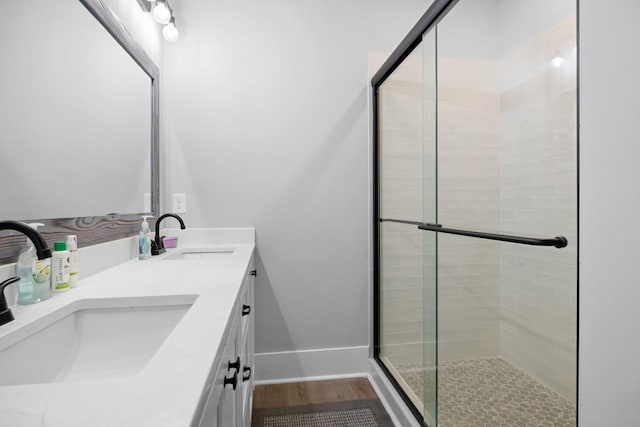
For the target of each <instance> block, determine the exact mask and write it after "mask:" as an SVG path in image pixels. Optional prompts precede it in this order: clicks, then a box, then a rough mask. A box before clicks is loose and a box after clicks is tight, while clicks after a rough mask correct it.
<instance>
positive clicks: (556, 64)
mask: <svg viewBox="0 0 640 427" xmlns="http://www.w3.org/2000/svg"><path fill="white" fill-rule="evenodd" d="M562 64H564V58H563V57H562V56H560V55H558V56H554V57H553V59H552V60H551V66H552V67H553V68H560V67H562Z"/></svg>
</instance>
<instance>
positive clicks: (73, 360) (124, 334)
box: [0, 295, 196, 386]
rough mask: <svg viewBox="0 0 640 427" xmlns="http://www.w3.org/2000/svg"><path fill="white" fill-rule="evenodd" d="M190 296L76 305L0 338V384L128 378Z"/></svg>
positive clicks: (178, 316)
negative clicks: (0, 367)
mask: <svg viewBox="0 0 640 427" xmlns="http://www.w3.org/2000/svg"><path fill="white" fill-rule="evenodd" d="M195 298H196V297H195V296H193V295H179V296H167V297H153V298H113V299H109V300H108V303H107V305H108V306H107V307H102V306H103V305H105V302H104V301H102V302H99V301H100V300H80V301H76V302H75V303H72V304H70V305H69V306H65V307H63V308H61V309H59V310H57V311H54V312H53V313H51V314H50V315H47V316H44V317H43V318H40V319H38V320H36V321H34V322H31V323H29V324H26V325H24V326H22V327H21V328H19V329H16V330H15V331H12V332H11V333H10V334H7V335H6V336H4V337H1V338H0V366H2V367H3V368H2V369H1V370H0V386H8V385H18V384H41V383H56V382H76V381H92V380H99V379H106V378H117V377H125V376H129V375H134V374H136V373H138V372H139V371H140V370H142V368H144V367H145V365H146V364H147V362H148V361H149V360H150V359H151V358H152V357H153V355H154V354H155V353H156V352H157V350H158V349H159V348H160V346H161V345H162V343H163V342H164V341H165V340H166V338H167V337H168V336H169V335H170V334H171V331H173V329H174V328H175V326H176V325H177V324H178V322H179V321H180V319H181V318H182V317H183V316H184V314H185V313H186V312H187V311H188V310H189V308H190V307H191V305H192V304H193V303H194V301H195ZM16 340H17V342H16Z"/></svg>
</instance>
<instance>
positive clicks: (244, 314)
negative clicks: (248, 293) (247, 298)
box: [242, 304, 251, 316]
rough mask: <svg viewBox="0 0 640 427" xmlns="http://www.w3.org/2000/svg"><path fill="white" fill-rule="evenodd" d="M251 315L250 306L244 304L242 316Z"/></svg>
mask: <svg viewBox="0 0 640 427" xmlns="http://www.w3.org/2000/svg"><path fill="white" fill-rule="evenodd" d="M249 313H251V306H250V305H246V304H242V315H243V316H248V315H249Z"/></svg>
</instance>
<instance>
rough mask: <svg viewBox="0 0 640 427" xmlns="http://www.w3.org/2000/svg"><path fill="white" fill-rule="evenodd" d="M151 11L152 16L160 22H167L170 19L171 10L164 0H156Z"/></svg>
mask: <svg viewBox="0 0 640 427" xmlns="http://www.w3.org/2000/svg"><path fill="white" fill-rule="evenodd" d="M151 13H152V14H153V18H154V19H155V20H156V21H157V22H159V23H160V24H168V23H169V21H171V10H170V9H169V7H168V6H167V2H166V1H165V0H158V1H157V2H156V5H155V7H154V8H153V11H152V12H151Z"/></svg>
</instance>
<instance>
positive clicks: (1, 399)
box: [0, 228, 256, 427]
mask: <svg viewBox="0 0 640 427" xmlns="http://www.w3.org/2000/svg"><path fill="white" fill-rule="evenodd" d="M167 231H168V233H167V234H171V235H177V236H178V237H179V245H178V247H177V248H176V249H168V250H167V252H166V253H165V254H163V255H160V256H156V257H152V258H151V259H150V260H146V261H138V260H137V259H130V260H128V261H126V262H123V263H120V264H118V265H115V266H113V267H111V268H108V269H106V270H104V271H101V272H99V273H96V274H93V275H92V276H89V277H81V281H80V285H79V286H78V287H77V288H75V289H73V290H71V291H69V292H66V293H63V294H59V295H54V296H53V297H52V298H51V299H50V300H47V301H45V302H42V303H39V304H35V305H31V306H13V307H12V309H13V312H14V314H15V320H14V321H13V322H10V323H8V324H6V325H4V326H2V327H0V364H1V366H2V369H1V370H0V424H1V425H3V426H4V425H7V426H12V427H20V426H64V427H67V426H82V427H85V426H119V427H123V426H136V427H137V426H154V427H159V426H168V427H169V426H170V427H178V426H202V427H204V426H227V427H228V426H249V425H250V423H251V397H252V394H253V393H252V392H253V353H254V344H253V343H254V339H253V334H254V325H253V316H254V312H253V282H254V277H255V274H256V272H255V269H254V261H253V253H254V247H255V239H254V230H253V229H250V228H246V229H187V230H182V231H179V230H165V232H167ZM129 240H130V242H129ZM123 241H124V245H125V247H128V248H129V249H130V256H129V257H130V258H134V257H135V254H136V242H135V238H131V239H124V240H123ZM123 241H121V242H112V243H108V244H106V245H105V247H106V246H109V245H111V246H112V247H114V245H119V247H120V248H121V247H122V245H123ZM92 250H93V251H94V253H95V251H99V250H101V249H100V248H95V247H94V248H93V249H92ZM111 250H113V249H111ZM108 252H109V250H108V249H104V256H109V255H108ZM82 255H83V254H82V253H81V256H82ZM87 255H90V254H89V253H87ZM91 256H94V255H91ZM91 256H87V257H86V258H87V259H85V261H88V259H89V258H91ZM81 262H82V261H81ZM81 265H82V264H81Z"/></svg>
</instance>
